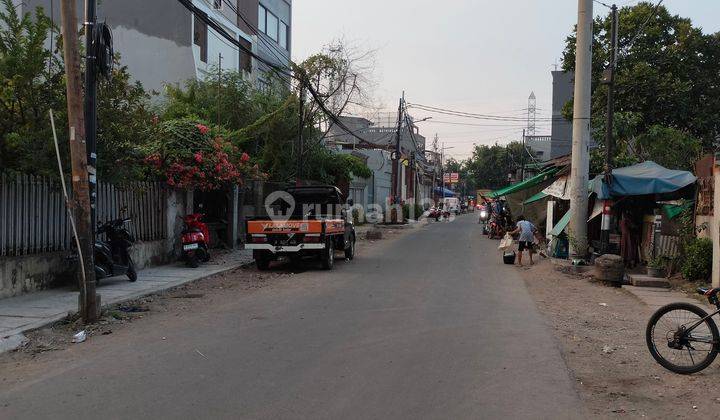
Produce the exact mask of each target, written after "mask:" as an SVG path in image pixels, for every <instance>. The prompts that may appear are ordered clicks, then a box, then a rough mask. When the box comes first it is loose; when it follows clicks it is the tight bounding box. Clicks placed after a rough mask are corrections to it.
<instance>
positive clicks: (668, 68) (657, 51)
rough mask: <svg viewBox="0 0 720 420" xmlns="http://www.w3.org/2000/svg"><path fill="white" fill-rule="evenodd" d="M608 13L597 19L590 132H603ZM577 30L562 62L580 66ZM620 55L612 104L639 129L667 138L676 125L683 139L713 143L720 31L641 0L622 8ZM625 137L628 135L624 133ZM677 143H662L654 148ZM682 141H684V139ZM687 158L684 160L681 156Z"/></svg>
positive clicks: (719, 98) (719, 108)
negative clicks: (710, 30)
mask: <svg viewBox="0 0 720 420" xmlns="http://www.w3.org/2000/svg"><path fill="white" fill-rule="evenodd" d="M609 30H610V18H609V17H598V18H596V19H595V22H594V40H593V60H592V75H593V77H592V80H593V81H594V83H593V88H592V90H593V103H592V110H593V120H594V127H593V136H594V138H596V139H598V140H601V139H603V138H604V130H605V128H604V125H603V124H602V121H604V120H605V101H606V92H607V87H606V86H605V85H601V84H600V83H599V81H600V79H601V73H602V71H603V70H604V69H605V68H606V67H607V64H608V61H609ZM575 40H576V36H575V33H573V34H571V35H570V36H568V37H567V40H566V47H565V51H564V52H563V68H564V69H565V70H574V68H575ZM618 46H619V62H618V67H617V73H616V95H615V100H616V102H615V106H616V110H617V112H619V113H627V114H633V115H635V116H636V117H637V118H638V120H637V121H636V126H635V127H634V129H635V132H636V133H639V134H642V133H647V134H650V130H651V128H653V127H655V129H654V133H655V134H659V135H662V138H663V139H667V134H669V133H670V132H669V131H667V130H665V129H662V130H661V129H660V128H659V127H665V128H666V129H673V130H676V134H677V133H685V134H683V136H685V137H683V140H685V141H688V142H689V143H690V144H688V145H687V148H689V149H691V150H694V148H693V144H692V143H693V142H692V141H690V140H689V138H696V139H699V140H700V142H701V145H702V147H703V148H704V149H710V148H711V147H712V145H713V142H715V141H716V139H717V138H718V136H719V135H720V120H718V119H717V115H718V114H719V113H720V84H718V83H717V79H718V77H720V73H719V69H720V33H715V34H704V33H703V32H702V30H701V29H700V28H697V27H694V26H693V25H692V22H691V21H690V19H687V18H682V17H680V16H677V15H671V14H670V13H669V12H668V10H667V9H666V8H665V7H664V6H659V7H656V5H654V4H651V3H649V2H646V1H643V2H640V3H638V4H636V5H633V6H627V7H623V8H622V9H621V10H620V13H619V31H618ZM620 138H621V139H622V140H625V141H627V140H628V138H624V139H623V137H622V135H621V136H620ZM675 144H676V143H675V142H673V143H670V144H667V145H662V144H660V145H658V146H657V147H656V149H662V148H666V150H670V149H668V148H669V147H672V146H673V145H675ZM683 147H686V146H685V145H683ZM680 163H681V164H683V165H684V162H680Z"/></svg>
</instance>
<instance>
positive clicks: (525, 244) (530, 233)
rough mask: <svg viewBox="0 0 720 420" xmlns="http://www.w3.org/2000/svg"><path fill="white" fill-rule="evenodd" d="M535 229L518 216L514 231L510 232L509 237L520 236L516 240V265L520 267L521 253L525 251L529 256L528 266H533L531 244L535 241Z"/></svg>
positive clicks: (532, 248)
mask: <svg viewBox="0 0 720 420" xmlns="http://www.w3.org/2000/svg"><path fill="white" fill-rule="evenodd" d="M536 231H537V228H536V227H535V225H533V224H532V223H530V222H529V221H527V220H525V217H524V216H519V217H518V221H517V225H516V228H515V230H513V231H512V232H510V234H511V235H513V236H514V235H517V234H518V233H519V234H520V238H518V251H520V252H519V253H518V265H519V266H521V267H522V258H523V251H525V250H526V249H527V251H528V255H529V256H530V265H533V259H532V257H533V251H534V246H533V242H534V241H535V232H536Z"/></svg>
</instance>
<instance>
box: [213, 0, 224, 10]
mask: <svg viewBox="0 0 720 420" xmlns="http://www.w3.org/2000/svg"><path fill="white" fill-rule="evenodd" d="M222 8H223V0H213V9H215V10H222Z"/></svg>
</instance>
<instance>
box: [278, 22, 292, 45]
mask: <svg viewBox="0 0 720 420" xmlns="http://www.w3.org/2000/svg"><path fill="white" fill-rule="evenodd" d="M288 35H289V32H288V26H287V25H286V24H285V22H282V21H281V22H280V41H279V42H280V46H281V47H282V48H283V49H284V50H287V49H288V45H290V40H289V39H288Z"/></svg>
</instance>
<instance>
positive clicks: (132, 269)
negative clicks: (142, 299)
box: [127, 258, 138, 283]
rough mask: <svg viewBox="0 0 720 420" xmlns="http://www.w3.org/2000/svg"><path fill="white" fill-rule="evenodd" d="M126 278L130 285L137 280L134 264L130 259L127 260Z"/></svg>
mask: <svg viewBox="0 0 720 420" xmlns="http://www.w3.org/2000/svg"><path fill="white" fill-rule="evenodd" d="M127 276H128V279H130V281H131V282H132V283H135V282H136V281H137V279H138V276H137V270H135V263H134V262H133V260H132V258H128V270H127Z"/></svg>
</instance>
